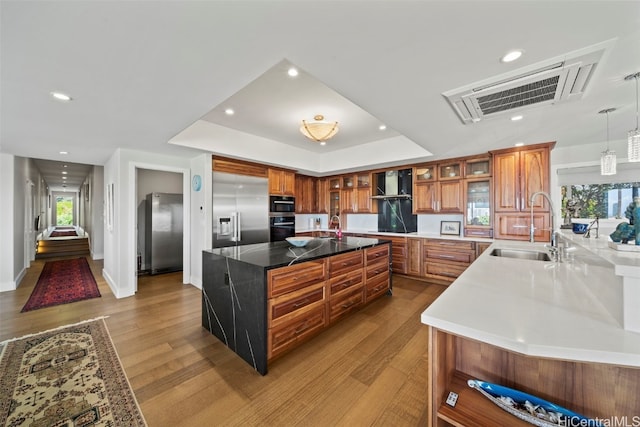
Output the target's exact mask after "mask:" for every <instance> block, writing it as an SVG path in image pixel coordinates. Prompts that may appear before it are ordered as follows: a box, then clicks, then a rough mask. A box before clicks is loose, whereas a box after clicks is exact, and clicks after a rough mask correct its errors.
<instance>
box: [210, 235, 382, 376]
mask: <svg viewBox="0 0 640 427" xmlns="http://www.w3.org/2000/svg"><path fill="white" fill-rule="evenodd" d="M390 246H391V243H390V242H389V241H388V240H383V239H371V238H362V237H343V238H342V239H336V238H319V239H310V241H309V243H308V244H306V245H305V246H304V247H294V246H292V245H290V244H289V243H288V242H286V241H279V242H270V243H258V244H253V245H244V246H233V247H225V248H217V249H211V250H205V251H203V254H202V256H203V262H202V266H203V284H202V326H203V327H204V328H206V329H207V330H208V331H209V332H211V333H212V334H213V335H215V336H216V337H217V338H218V339H219V340H220V341H222V342H223V343H224V344H225V345H226V346H227V347H229V348H230V349H231V350H233V351H234V352H235V353H236V354H238V355H239V356H240V357H241V358H242V359H244V360H245V361H246V362H247V363H249V364H250V365H251V366H252V367H253V368H254V369H255V370H257V371H258V372H259V373H260V374H262V375H265V374H266V373H267V366H268V363H269V362H270V361H271V360H273V359H275V358H277V357H279V356H281V355H283V354H285V353H286V352H288V351H290V350H292V349H293V348H295V347H296V346H297V345H299V344H300V343H302V342H303V341H305V340H306V339H309V338H311V337H312V336H314V335H316V334H318V333H320V332H321V331H322V330H324V329H325V328H326V327H328V326H330V325H331V324H333V323H335V322H336V321H338V320H340V319H342V318H343V317H345V316H347V315H348V314H349V313H351V312H353V311H355V310H357V309H359V308H360V307H362V306H363V305H365V304H367V303H369V302H370V301H372V300H374V299H376V298H378V297H381V296H383V295H385V294H386V295H390V294H391V274H390V264H391V247H390Z"/></svg>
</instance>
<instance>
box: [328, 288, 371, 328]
mask: <svg viewBox="0 0 640 427" xmlns="http://www.w3.org/2000/svg"><path fill="white" fill-rule="evenodd" d="M362 304H364V287H362V286H361V287H359V288H357V289H354V290H352V291H349V292H347V293H345V294H344V295H340V296H338V297H336V298H334V299H332V300H331V301H330V303H329V321H330V322H333V321H334V320H337V319H339V318H340V317H342V316H344V315H346V314H348V313H350V312H351V311H353V310H356V309H357V308H358V307H360V306H361V305H362Z"/></svg>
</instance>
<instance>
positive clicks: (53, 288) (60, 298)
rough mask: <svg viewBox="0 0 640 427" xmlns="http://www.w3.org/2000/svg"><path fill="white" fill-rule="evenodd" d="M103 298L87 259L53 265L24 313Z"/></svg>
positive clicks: (45, 270) (47, 266) (44, 272)
mask: <svg viewBox="0 0 640 427" xmlns="http://www.w3.org/2000/svg"><path fill="white" fill-rule="evenodd" d="M100 296H101V295H100V291H99V290H98V284H97V283H96V279H95V278H94V277H93V273H91V268H89V263H88V262H87V259H86V258H76V259H69V260H62V261H49V262H47V263H45V265H44V268H43V269H42V273H40V278H38V283H36V286H35V287H34V288H33V292H32V293H31V296H30V297H29V300H28V301H27V303H26V304H25V306H24V307H23V308H22V311H21V312H25V311H31V310H37V309H39V308H44V307H50V306H53V305H60V304H67V303H70V302H75V301H82V300H85V299H90V298H98V297H100Z"/></svg>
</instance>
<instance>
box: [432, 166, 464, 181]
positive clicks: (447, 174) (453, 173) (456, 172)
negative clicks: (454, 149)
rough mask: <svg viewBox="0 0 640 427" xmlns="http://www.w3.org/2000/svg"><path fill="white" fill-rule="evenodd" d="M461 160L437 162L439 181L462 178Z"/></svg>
mask: <svg viewBox="0 0 640 427" xmlns="http://www.w3.org/2000/svg"><path fill="white" fill-rule="evenodd" d="M463 164H464V163H463V162H461V161H458V162H452V163H439V164H438V179H439V180H440V181H447V180H450V179H460V178H462V173H463V170H462V165H463Z"/></svg>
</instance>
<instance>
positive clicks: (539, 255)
mask: <svg viewBox="0 0 640 427" xmlns="http://www.w3.org/2000/svg"><path fill="white" fill-rule="evenodd" d="M489 255H492V256H499V257H503V258H518V259H527V260H534V261H551V257H550V256H549V254H548V253H546V252H542V251H528V250H524V249H494V250H492V251H491V253H490V254H489Z"/></svg>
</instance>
